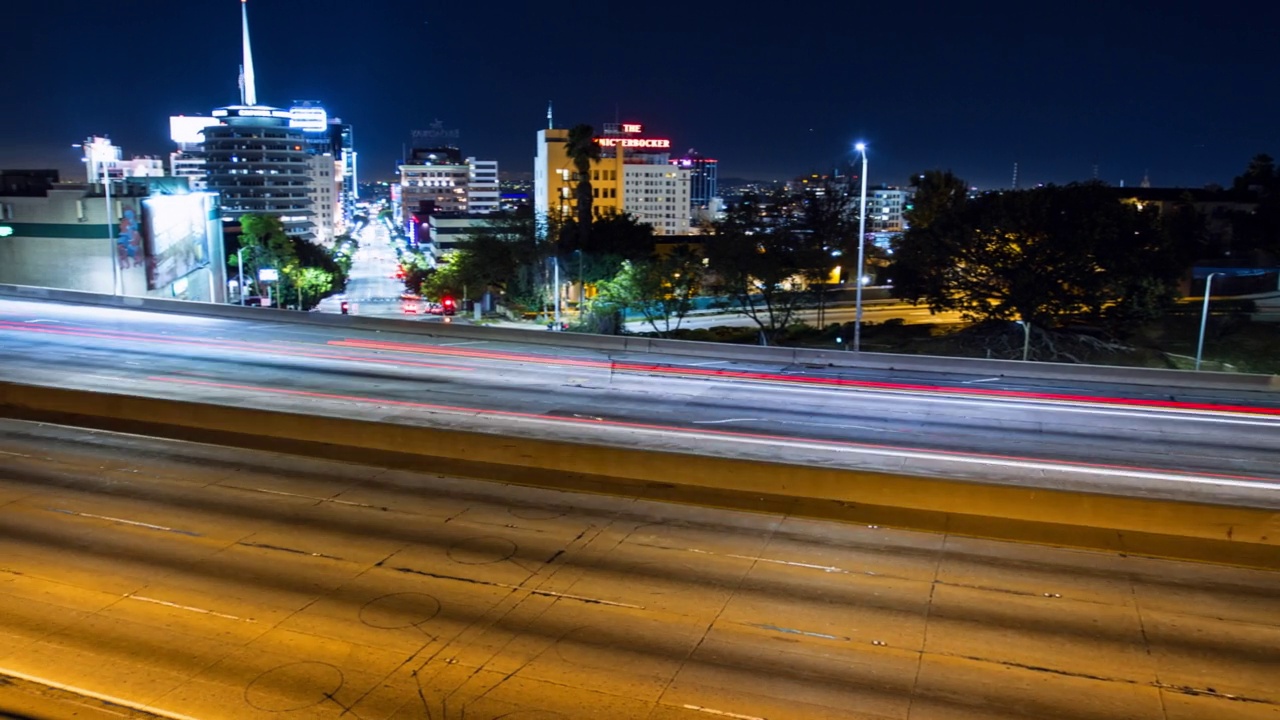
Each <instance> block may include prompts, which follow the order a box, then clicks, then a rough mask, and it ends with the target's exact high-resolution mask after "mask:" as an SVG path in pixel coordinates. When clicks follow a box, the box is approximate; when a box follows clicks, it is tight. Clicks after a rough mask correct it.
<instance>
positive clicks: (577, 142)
mask: <svg viewBox="0 0 1280 720" xmlns="http://www.w3.org/2000/svg"><path fill="white" fill-rule="evenodd" d="M565 153H567V154H568V156H569V162H570V163H572V164H573V173H574V181H575V182H576V183H577V184H576V185H575V186H574V198H575V204H574V207H575V215H574V219H575V220H576V221H577V225H576V229H577V232H578V233H579V234H580V236H581V240H580V243H579V247H583V248H586V247H589V246H590V238H591V229H592V228H591V221H592V220H593V219H594V215H593V203H594V202H595V201H594V199H593V198H592V196H591V165H592V163H594V162H596V161H597V160H599V159H600V144H599V143H597V142H596V130H595V128H593V127H592V126H590V125H585V124H583V125H575V126H573V127H572V128H570V129H569V137H568V139H567V140H566V141H565Z"/></svg>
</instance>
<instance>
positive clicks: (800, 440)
mask: <svg viewBox="0 0 1280 720" xmlns="http://www.w3.org/2000/svg"><path fill="white" fill-rule="evenodd" d="M147 379H148V380H152V381H155V382H162V383H172V384H177V385H191V386H197V387H211V388H219V389H222V390H240V391H247V392H258V393H264V394H268V395H284V396H292V397H308V398H313V399H317V400H334V401H339V402H349V403H356V404H360V405H391V406H396V407H403V408H412V409H416V410H426V411H434V412H442V413H449V414H459V415H466V416H469V417H485V416H491V417H502V418H512V419H517V420H532V421H537V422H541V423H560V424H574V425H584V426H586V425H589V426H604V427H616V428H625V429H628V430H639V431H645V432H653V433H658V434H677V435H684V436H688V437H714V438H728V439H733V440H737V441H741V442H749V443H755V444H764V445H769V446H775V447H776V446H777V445H779V444H785V445H789V446H794V447H798V448H810V449H827V450H831V449H835V450H843V451H846V452H858V453H862V454H870V455H879V456H886V457H894V458H911V459H918V460H945V461H948V462H957V463H965V464H971V465H988V466H989V465H996V466H1001V467H1007V468H1016V469H1022V470H1038V471H1070V472H1076V473H1082V474H1090V475H1098V476H1108V477H1124V478H1143V479H1147V480H1167V481H1175V482H1184V483H1195V484H1201V485H1217V486H1230V487H1241V488H1253V489H1260V490H1273V491H1280V482H1276V481H1274V480H1272V479H1270V478H1265V477H1259V476H1252V475H1235V474H1229V473H1189V472H1185V473H1184V472H1178V471H1156V470H1153V469H1151V468H1143V467H1138V466H1131V465H1115V464H1106V463H1088V462H1083V461H1076V460H1053V461H1049V460H1044V459H1042V458H1033V457H1025V456H1017V455H996V454H993V453H966V452H960V451H958V450H932V449H926V448H917V447H910V446H893V445H875V444H871V443H860V442H854V441H850V440H827V439H823V438H804V437H794V436H785V435H770V434H767V433H752V432H740V431H733V430H715V429H710V428H707V429H702V428H699V429H696V430H694V429H690V428H684V427H679V426H675V425H659V424H656V423H644V422H632V421H622V420H605V419H602V418H593V417H567V416H559V415H541V414H537V413H526V412H518V411H514V410H491V409H485V408H473V407H465V406H458V405H440V404H435V403H423V402H416V401H411V400H391V399H386V398H372V397H365V396H360V395H340V394H337V393H320V392H312V391H309V390H288V389H284V388H272V387H264V386H259V385H242V384H237V383H221V382H206V381H203V380H191V379H187V378H178V377H164V376H151V377H149V378H147Z"/></svg>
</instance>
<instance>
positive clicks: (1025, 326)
mask: <svg viewBox="0 0 1280 720" xmlns="http://www.w3.org/2000/svg"><path fill="white" fill-rule="evenodd" d="M1014 322H1016V323H1018V324H1019V325H1021V326H1022V362H1026V361H1027V355H1028V354H1029V353H1030V352H1031V323H1029V322H1027V321H1026V320H1014Z"/></svg>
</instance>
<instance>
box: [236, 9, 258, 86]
mask: <svg viewBox="0 0 1280 720" xmlns="http://www.w3.org/2000/svg"><path fill="white" fill-rule="evenodd" d="M240 20H241V24H242V25H243V27H244V65H243V66H241V70H240V77H241V81H240V84H241V88H242V89H241V102H243V103H244V104H245V105H257V104H258V86H257V83H256V82H255V81H254V77H253V48H251V47H250V46H249V3H248V0H240Z"/></svg>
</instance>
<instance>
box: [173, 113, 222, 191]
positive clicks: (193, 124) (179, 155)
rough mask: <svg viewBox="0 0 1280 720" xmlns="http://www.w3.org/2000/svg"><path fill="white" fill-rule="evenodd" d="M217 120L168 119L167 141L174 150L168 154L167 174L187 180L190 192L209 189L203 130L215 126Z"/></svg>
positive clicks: (188, 117)
mask: <svg viewBox="0 0 1280 720" xmlns="http://www.w3.org/2000/svg"><path fill="white" fill-rule="evenodd" d="M218 122H219V121H218V119H217V118H213V117H207V116H201V115H194V116H188V115H175V116H172V117H170V118H169V139H170V140H172V141H173V143H174V145H175V147H176V149H175V150H174V151H173V152H171V153H169V174H170V175H172V176H174V177H182V178H186V179H187V183H188V184H189V185H190V187H191V189H192V190H196V191H203V190H205V189H207V188H208V187H209V183H208V180H207V178H206V177H205V176H206V174H207V172H206V170H205V166H204V154H203V153H202V152H201V150H200V146H201V144H203V143H204V129H205V128H207V127H209V126H210V125H217V124H218Z"/></svg>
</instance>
